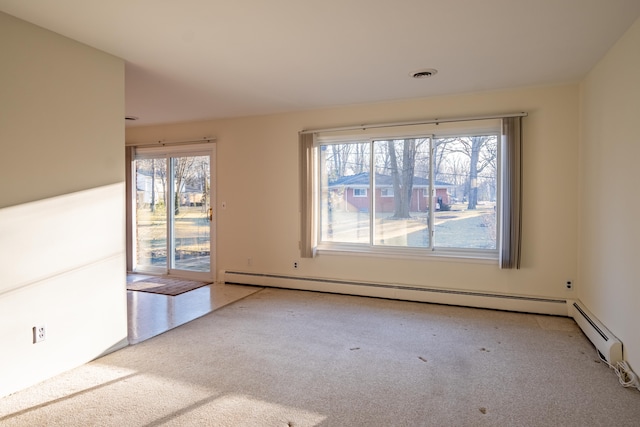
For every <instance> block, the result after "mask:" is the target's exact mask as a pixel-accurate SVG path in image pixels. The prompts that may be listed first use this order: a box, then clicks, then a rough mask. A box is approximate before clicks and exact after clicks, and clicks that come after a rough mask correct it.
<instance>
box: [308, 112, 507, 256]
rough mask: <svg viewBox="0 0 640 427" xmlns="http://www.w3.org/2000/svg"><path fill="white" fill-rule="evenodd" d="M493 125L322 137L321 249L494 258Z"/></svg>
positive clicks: (318, 158) (318, 160) (318, 161)
mask: <svg viewBox="0 0 640 427" xmlns="http://www.w3.org/2000/svg"><path fill="white" fill-rule="evenodd" d="M476 125H477V124H476ZM491 125H492V126H491ZM491 125H490V126H488V127H487V128H486V129H482V131H480V130H476V131H473V130H472V129H465V128H464V127H463V128H462V129H456V128H455V127H454V126H447V129H441V128H439V127H438V126H433V125H432V126H422V128H423V129H419V130H418V129H414V130H413V132H409V133H408V132H407V130H406V129H396V130H395V131H396V132H397V133H396V134H394V132H393V130H390V129H385V130H384V131H383V132H380V131H378V132H369V135H366V138H363V137H362V135H357V134H356V135H339V136H335V135H331V136H322V135H321V136H320V137H318V138H317V139H316V142H315V147H314V153H315V156H314V163H315V168H316V170H317V179H316V180H315V185H316V194H317V195H318V198H317V201H316V203H315V207H314V208H315V209H316V217H317V226H316V227H317V228H316V230H315V231H316V233H317V242H318V246H317V247H318V250H320V251H347V252H354V251H355V252H364V253H381V254H390V255H391V254H395V255H401V254H404V255H414V256H433V255H453V256H464V257H477V258H484V259H486V258H489V259H497V242H498V236H497V233H498V230H499V227H498V223H497V218H498V215H497V213H498V205H497V201H498V200H499V198H498V191H499V188H498V182H499V181H498V173H499V150H498V140H499V123H498V122H497V121H492V123H491ZM467 128H468V126H467ZM443 130H444V132H442V131H443ZM436 131H437V133H436ZM414 132H415V133H414ZM376 133H377V134H376Z"/></svg>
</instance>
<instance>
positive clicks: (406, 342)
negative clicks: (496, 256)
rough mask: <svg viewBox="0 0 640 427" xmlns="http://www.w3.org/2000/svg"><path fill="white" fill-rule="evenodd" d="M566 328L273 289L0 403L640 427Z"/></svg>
mask: <svg viewBox="0 0 640 427" xmlns="http://www.w3.org/2000/svg"><path fill="white" fill-rule="evenodd" d="M638 420H640V392H638V391H637V390H635V389H625V388H623V387H621V386H620V385H619V383H618V379H617V377H616V376H615V374H614V373H613V372H612V371H611V370H610V369H609V368H607V367H606V366H605V365H604V364H603V363H601V362H600V361H599V360H598V358H597V356H596V352H595V350H594V348H593V347H592V346H591V344H590V343H589V342H588V341H587V339H586V338H585V337H584V336H583V335H582V333H581V332H580V330H579V329H578V328H577V326H576V325H575V323H574V322H573V321H572V320H571V319H568V318H560V317H549V316H537V315H529V314H519V313H509V312H500V311H489V310H479V309H471V308H461V307H448V306H439V305H431V304H421V303H411V302H402V301H389V300H382V299H373V298H360V297H351V296H343V295H332V294H320V293H312V292H301V291H288V290H278V289H265V290H263V291H260V292H257V293H255V294H253V295H251V296H249V297H247V298H244V299H242V300H240V301H238V302H236V303H233V304H231V305H228V306H225V307H223V308H221V309H219V310H217V311H215V312H213V313H211V314H208V315H206V316H204V317H201V318H199V319H197V320H195V321H193V322H190V323H188V324H186V325H183V326H180V327H179V328H176V329H174V330H171V331H169V332H167V333H165V334H163V335H160V336H157V337H155V338H152V339H150V340H147V341H145V342H143V343H141V344H138V345H135V346H132V347H128V348H125V349H123V350H120V351H118V352H116V353H113V354H110V355H108V356H106V357H103V358H101V359H99V360H96V361H94V362H92V363H89V364H87V365H85V366H82V367H80V368H78V369H75V370H73V371H71V372H68V373H66V374H63V375H60V376H58V377H56V378H53V379H51V380H49V381H46V382H44V383H42V384H39V385H37V386H35V387H32V388H30V389H27V390H24V391H22V392H19V393H16V394H14V395H11V396H8V397H6V398H4V399H2V400H0V425H2V426H5V425H6V426H27V425H28V426H38V425H52V426H87V425H95V426H160V425H167V426H187V425H189V426H190V425H198V426H297V427H298V426H300V427H301V426H385V427H386V426H637V425H638Z"/></svg>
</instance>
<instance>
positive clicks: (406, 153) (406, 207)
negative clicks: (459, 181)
mask: <svg viewBox="0 0 640 427" xmlns="http://www.w3.org/2000/svg"><path fill="white" fill-rule="evenodd" d="M429 151H430V150H429V138H409V139H390V140H385V141H375V142H374V159H375V171H376V174H375V192H374V196H373V197H374V204H373V206H374V211H375V229H374V230H375V231H374V244H375V245H385V246H409V247H429V197H428V194H429V164H430V160H429Z"/></svg>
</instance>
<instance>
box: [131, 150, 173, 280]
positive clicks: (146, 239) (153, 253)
mask: <svg viewBox="0 0 640 427" xmlns="http://www.w3.org/2000/svg"><path fill="white" fill-rule="evenodd" d="M166 178H167V162H166V160H165V159H138V160H136V161H135V183H136V231H135V233H136V234H135V239H136V265H137V267H140V268H143V269H145V268H152V267H161V268H164V269H166V266H167V191H168V189H167V179H166Z"/></svg>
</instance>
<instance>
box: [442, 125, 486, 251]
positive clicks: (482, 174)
mask: <svg viewBox="0 0 640 427" xmlns="http://www.w3.org/2000/svg"><path fill="white" fill-rule="evenodd" d="M434 143H435V151H434V175H435V191H436V194H435V202H436V204H435V209H436V211H435V213H434V228H435V237H434V246H435V247H444V248H471V249H496V230H497V227H496V194H497V182H498V181H497V160H498V159H497V156H498V143H497V136H496V135H478V136H468V137H467V136H465V137H451V138H437V139H435V141H434Z"/></svg>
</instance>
